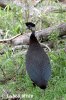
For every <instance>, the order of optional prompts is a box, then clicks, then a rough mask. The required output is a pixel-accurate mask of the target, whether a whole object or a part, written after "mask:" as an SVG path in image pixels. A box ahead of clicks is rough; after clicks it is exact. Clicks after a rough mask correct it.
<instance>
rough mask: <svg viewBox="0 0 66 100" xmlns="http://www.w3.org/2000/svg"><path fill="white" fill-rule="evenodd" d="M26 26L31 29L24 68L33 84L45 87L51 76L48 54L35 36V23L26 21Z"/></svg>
mask: <svg viewBox="0 0 66 100" xmlns="http://www.w3.org/2000/svg"><path fill="white" fill-rule="evenodd" d="M26 26H27V28H28V29H29V30H31V32H32V33H31V35H30V40H29V48H28V51H27V54H26V70H27V73H28V75H29V77H30V79H31V80H32V82H33V84H34V85H37V86H38V87H40V88H41V89H46V87H47V84H48V80H49V79H50V76H51V65H50V61H49V58H48V55H47V54H46V52H45V51H44V50H43V48H42V47H41V45H40V44H39V42H38V40H37V38H36V37H35V24H34V23H32V22H27V23H26Z"/></svg>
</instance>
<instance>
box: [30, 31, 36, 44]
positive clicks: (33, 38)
mask: <svg viewBox="0 0 66 100" xmlns="http://www.w3.org/2000/svg"><path fill="white" fill-rule="evenodd" d="M35 42H37V38H36V37H35V31H32V34H31V36H30V43H35Z"/></svg>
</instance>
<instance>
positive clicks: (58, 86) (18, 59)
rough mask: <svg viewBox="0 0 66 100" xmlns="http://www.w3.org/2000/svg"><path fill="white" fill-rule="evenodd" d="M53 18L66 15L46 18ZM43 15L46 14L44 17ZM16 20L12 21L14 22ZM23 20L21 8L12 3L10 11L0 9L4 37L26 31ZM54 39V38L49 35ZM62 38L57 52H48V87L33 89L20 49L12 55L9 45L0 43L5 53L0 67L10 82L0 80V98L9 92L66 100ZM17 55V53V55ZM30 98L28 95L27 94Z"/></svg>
mask: <svg viewBox="0 0 66 100" xmlns="http://www.w3.org/2000/svg"><path fill="white" fill-rule="evenodd" d="M51 16H52V19H53V18H54V20H53V21H54V24H55V23H57V20H58V23H59V21H60V19H59V16H60V18H61V19H63V22H64V21H65V19H64V18H65V14H64V15H63V16H62V17H61V15H60V14H56V13H55V14H54V15H53V14H50V15H48V17H47V18H48V19H50V22H51V20H52V19H51ZM45 17H46V16H45ZM14 21H15V22H14ZM24 23H25V21H24V19H23V15H22V12H21V8H17V7H16V6H14V7H13V8H12V10H11V11H9V10H8V9H5V10H1V9H0V28H1V29H3V30H4V31H5V33H6V34H5V36H4V38H7V37H8V36H9V37H10V36H13V35H15V34H18V33H23V32H25V27H24V26H23V25H24ZM52 39H53V37H52ZM64 46H65V40H64V41H63V43H62V44H59V46H58V49H59V50H58V51H55V50H54V49H53V50H52V51H51V52H50V53H48V55H49V58H50V61H51V69H52V76H51V79H50V81H49V83H48V87H47V89H46V90H45V91H44V90H41V89H40V88H39V87H36V88H34V87H33V85H32V82H31V80H30V78H29V76H28V74H27V72H26V68H25V56H24V55H19V52H20V51H19V50H18V51H16V52H15V53H14V54H13V52H12V51H11V48H10V47H9V46H8V45H2V44H1V45H0V49H4V51H5V54H3V55H0V67H1V68H2V69H3V70H4V73H5V75H6V77H8V76H9V77H11V76H12V79H11V80H10V81H7V83H5V84H1V83H0V97H1V96H2V95H3V97H5V98H6V94H7V92H8V94H9V95H13V94H14V95H20V96H23V97H24V96H25V98H24V100H31V98H29V97H30V96H31V95H32V96H33V97H32V100H66V52H65V51H64V50H63V48H64ZM16 54H17V55H16ZM3 78H4V76H3V73H2V70H1V69H0V79H3ZM27 95H28V96H29V97H28V96H27Z"/></svg>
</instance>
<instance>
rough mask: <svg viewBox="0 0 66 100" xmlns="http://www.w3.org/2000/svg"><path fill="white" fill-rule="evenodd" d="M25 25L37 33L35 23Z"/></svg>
mask: <svg viewBox="0 0 66 100" xmlns="http://www.w3.org/2000/svg"><path fill="white" fill-rule="evenodd" d="M25 24H26V26H27V28H28V29H29V30H31V31H32V32H33V31H35V24H34V23H32V22H26V23H25Z"/></svg>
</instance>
